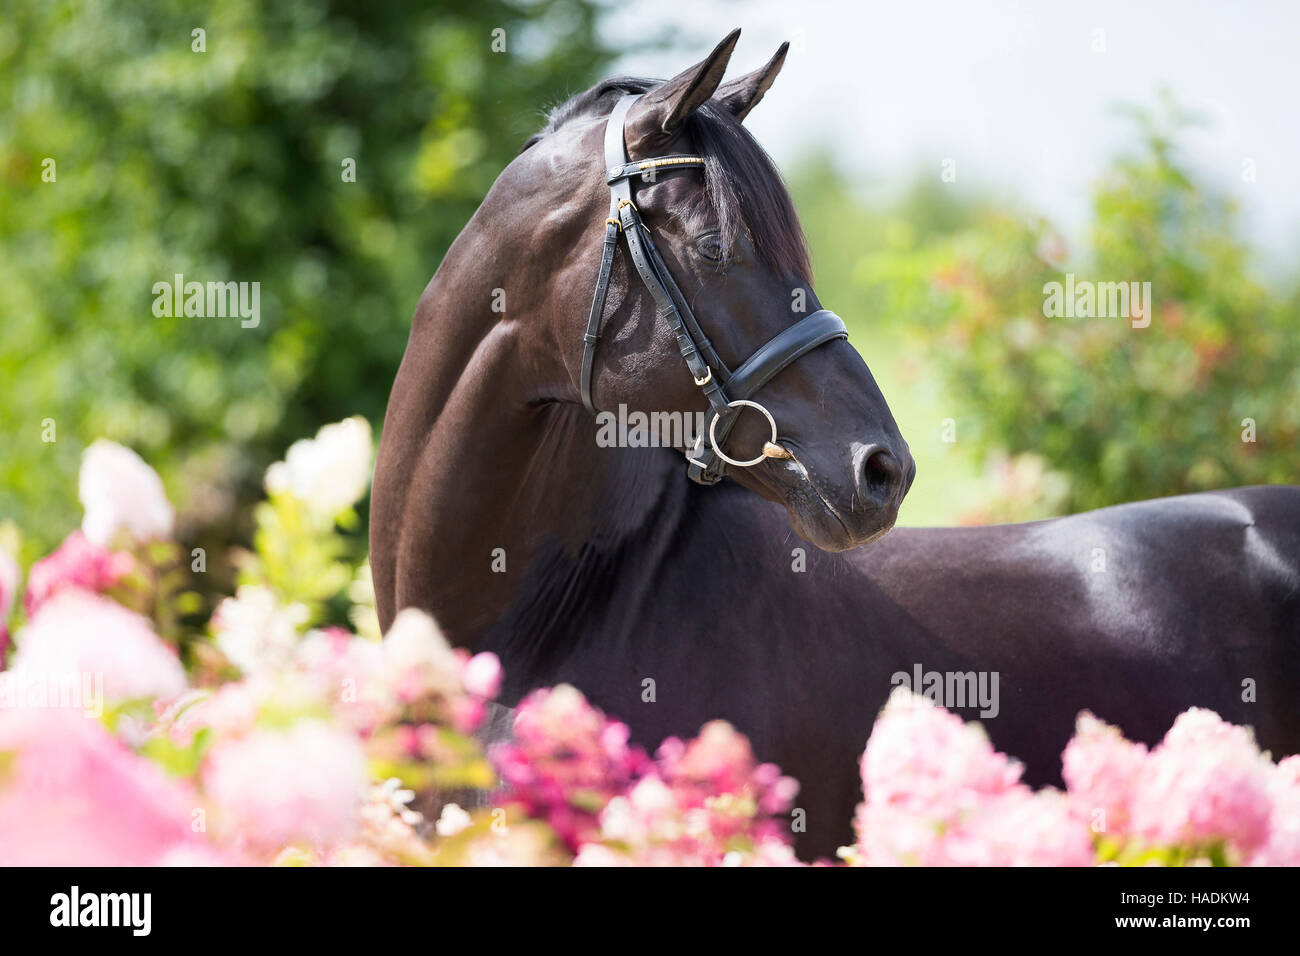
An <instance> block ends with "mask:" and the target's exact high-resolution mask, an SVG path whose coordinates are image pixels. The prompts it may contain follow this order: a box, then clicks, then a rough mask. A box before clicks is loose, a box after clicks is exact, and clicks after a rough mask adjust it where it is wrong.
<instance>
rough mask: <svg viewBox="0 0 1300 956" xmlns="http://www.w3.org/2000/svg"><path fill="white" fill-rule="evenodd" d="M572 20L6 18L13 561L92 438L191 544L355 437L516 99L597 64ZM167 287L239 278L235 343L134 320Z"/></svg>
mask: <svg viewBox="0 0 1300 956" xmlns="http://www.w3.org/2000/svg"><path fill="white" fill-rule="evenodd" d="M595 16H596V11H595V8H594V5H593V3H592V2H590V0H440V2H438V3H434V4H425V3H419V4H417V3H411V4H372V3H366V4H362V3H354V2H342V3H326V2H323V0H302V2H294V3H286V4H263V3H259V2H256V0H221V2H206V3H202V2H201V3H198V4H195V3H192V2H180V0H129V2H128V0H107V2H103V3H91V4H88V3H77V2H71V0H17V2H15V3H10V4H7V5H6V7H5V14H4V27H3V29H2V30H0V100H3V102H4V103H5V109H4V111H3V112H0V182H2V183H3V186H2V188H0V287H2V288H4V290H5V294H4V297H3V306H2V307H0V308H3V324H4V329H5V332H4V335H3V336H2V337H0V381H3V383H4V401H3V402H0V436H2V441H3V448H2V449H0V452H2V453H0V515H12V516H14V517H15V518H17V519H18V520H19V521H21V522H22V525H23V527H24V529H25V530H26V531H27V533H28V537H27V541H26V542H25V547H26V548H27V550H28V552H29V554H28V556H34V555H35V554H37V553H42V552H44V551H47V550H49V548H50V546H51V545H53V544H54V543H55V542H56V541H57V540H58V539H59V538H61V537H62V536H63V535H64V534H65V533H66V532H67V531H68V530H69V529H70V528H71V527H72V526H74V525H75V523H76V515H77V512H76V503H75V501H73V500H71V499H70V497H69V496H68V495H67V494H66V493H65V489H67V488H68V487H70V486H71V479H72V478H73V476H74V475H75V474H76V470H77V464H78V460H79V457H80V453H81V450H82V449H83V448H84V447H85V446H86V445H87V444H89V442H90V441H91V440H92V439H94V438H97V437H107V438H112V439H114V440H117V441H120V442H123V443H125V444H129V445H131V446H132V447H134V448H136V449H137V450H138V451H140V452H141V453H142V454H143V455H144V456H145V457H146V458H147V459H148V460H149V461H151V462H152V463H153V464H154V465H155V466H156V467H158V469H159V471H160V473H161V474H162V476H163V480H164V482H165V483H166V484H167V487H168V490H169V492H170V495H171V497H172V499H173V500H174V501H176V502H177V503H178V504H179V505H180V507H181V512H182V516H183V518H184V519H185V520H184V523H183V526H182V528H181V531H182V534H183V535H184V536H185V539H186V540H187V541H193V540H195V538H196V529H197V528H202V527H205V526H213V525H219V526H222V527H223V529H224V528H228V527H229V525H230V515H231V512H232V510H233V509H234V508H235V506H236V505H237V504H239V503H241V502H251V501H253V500H255V499H256V497H257V496H258V495H257V493H258V491H259V489H258V487H257V486H258V484H259V483H260V477H261V473H262V470H263V468H264V467H265V465H266V464H267V463H268V462H269V461H270V460H271V458H272V457H274V456H275V455H276V454H278V453H279V452H280V450H282V449H283V448H284V447H285V446H286V445H288V443H289V441H290V440H292V439H293V438H297V437H299V436H300V435H303V434H309V433H310V432H311V431H313V430H314V429H315V427H316V426H317V425H318V424H320V423H321V422H323V421H330V420H337V419H340V418H343V417H344V416H346V415H350V414H354V413H358V412H359V413H361V414H364V415H365V416H367V417H368V418H369V419H370V421H371V422H373V423H375V424H376V425H377V424H378V423H379V422H380V421H381V420H382V416H383V410H384V404H385V402H386V399H387V395H388V388H389V386H390V384H391V381H392V376H393V374H394V371H395V369H396V367H397V364H398V361H399V359H400V357H401V353H402V349H403V347H404V345H405V341H406V335H407V328H408V323H409V320H410V316H411V313H412V311H413V309H414V306H415V302H416V300H417V298H418V296H419V294H420V290H421V289H422V288H423V287H424V285H425V283H426V282H427V280H428V278H429V276H430V275H431V274H432V273H433V271H434V269H435V268H436V267H437V264H438V261H439V259H440V257H441V255H442V254H443V252H444V251H445V250H446V248H447V246H448V245H449V244H450V242H451V240H452V239H453V238H454V237H455V235H456V234H457V232H459V230H460V229H461V227H462V226H463V225H464V223H465V221H466V220H467V219H468V218H469V216H470V215H471V213H472V212H473V210H474V209H475V207H476V206H477V204H478V202H479V201H480V200H481V198H482V196H483V194H484V192H485V191H486V190H487V188H488V186H489V185H490V184H491V182H492V180H493V179H494V177H495V176H496V175H497V173H498V172H499V171H500V169H501V168H502V167H503V166H505V165H506V163H508V162H509V160H510V158H511V157H513V155H514V154H515V152H516V151H517V149H518V147H519V145H520V144H521V143H522V141H523V140H524V138H526V136H527V135H528V134H529V133H530V132H532V131H533V129H534V128H535V127H536V126H538V125H540V119H541V117H540V112H541V109H542V108H543V107H544V106H546V105H549V104H550V103H553V102H555V101H557V100H559V99H561V98H562V97H564V96H565V95H567V94H568V93H571V92H573V91H575V90H576V89H579V88H581V87H582V86H584V85H585V84H586V83H587V82H588V81H590V80H593V79H594V78H595V77H596V76H597V75H598V74H599V73H601V72H602V71H603V68H604V67H605V65H606V64H607V63H608V62H609V59H610V53H609V51H608V50H607V49H606V48H605V47H604V45H603V44H602V43H601V42H600V40H599V39H598V38H597V37H596V34H595V31H594V28H593V25H594V20H595ZM497 28H501V29H504V31H505V35H504V36H505V44H506V49H505V52H494V50H493V48H492V44H493V30H495V29H497ZM196 29H202V30H204V31H205V36H204V45H205V47H206V52H195V51H194V49H193V46H194V44H195V42H196V41H195V38H194V37H193V34H192V31H194V30H196ZM46 158H50V159H53V160H54V162H55V167H54V172H55V175H56V176H57V178H56V180H55V181H54V182H46V181H43V179H42V172H43V169H44V168H45V167H43V160H45V159H46ZM345 159H354V160H355V161H356V181H355V182H344V181H343V176H342V173H343V167H342V164H343V161H344V160H345ZM177 273H182V274H184V275H185V276H186V278H187V280H196V281H205V282H206V281H227V280H233V281H250V282H251V281H257V282H260V283H261V312H262V321H261V324H260V326H258V327H257V328H247V329H246V328H241V326H240V323H239V321H238V319H221V318H194V317H190V318H183V317H182V318H157V317H155V316H154V314H153V311H152V306H153V293H152V291H151V290H152V286H153V284H154V283H155V282H159V281H169V280H170V279H171V277H172V276H173V275H175V274H177ZM47 419H53V420H54V422H55V426H56V429H57V431H56V435H57V440H56V441H54V442H45V441H42V428H43V422H45V420H47ZM244 520H246V516H245V519H244ZM222 533H223V534H226V533H228V532H226V531H224V530H223V532H222ZM205 543H206V542H205ZM221 543H224V542H223V541H218V542H214V544H217V545H219V544H221ZM209 551H210V553H219V551H220V548H219V547H215V548H214V547H209Z"/></svg>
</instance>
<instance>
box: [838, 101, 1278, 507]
mask: <svg viewBox="0 0 1300 956" xmlns="http://www.w3.org/2000/svg"><path fill="white" fill-rule="evenodd" d="M1133 119H1134V121H1135V123H1136V125H1137V129H1138V131H1139V133H1140V136H1139V137H1138V140H1139V142H1140V144H1141V145H1140V149H1139V151H1138V152H1137V153H1136V154H1135V155H1131V156H1124V157H1121V158H1119V159H1117V160H1116V161H1115V162H1114V164H1113V166H1112V167H1111V168H1110V169H1109V170H1108V171H1107V173H1106V175H1105V176H1104V177H1103V178H1102V179H1101V181H1100V182H1099V183H1098V185H1097V187H1096V188H1095V191H1094V194H1093V199H1092V212H1093V219H1092V223H1091V227H1090V231H1089V237H1088V241H1087V244H1086V248H1084V249H1082V250H1078V251H1077V252H1074V253H1072V252H1071V251H1070V250H1069V249H1068V248H1067V246H1066V243H1065V242H1064V240H1063V239H1062V238H1061V237H1060V236H1059V235H1058V234H1057V233H1056V232H1055V231H1054V230H1053V228H1052V227H1051V225H1050V224H1049V223H1047V222H1045V221H1043V220H1042V219H1039V218H1037V217H1034V216H1029V215H1022V214H1018V213H1016V212H1015V211H1014V210H1012V209H1011V208H1010V207H1009V205H1003V206H1001V207H1000V208H998V209H991V208H982V209H979V210H972V219H971V221H970V222H969V223H968V224H967V225H965V226H963V227H960V228H956V229H954V230H946V231H939V232H938V233H937V234H933V235H932V236H931V238H929V239H925V238H913V237H912V235H910V234H908V233H906V232H904V233H903V234H902V236H901V238H900V239H898V241H896V242H895V243H893V244H892V245H891V244H886V245H885V246H884V247H882V248H878V249H876V250H874V251H870V252H868V253H867V254H866V255H865V256H863V258H862V259H861V261H860V262H859V263H858V266H857V269H858V271H859V275H860V276H861V277H864V278H863V281H862V285H863V286H864V290H865V295H866V299H865V301H867V302H868V303H870V304H871V305H872V306H873V307H875V308H877V309H880V310H881V311H882V313H883V318H882V320H881V321H882V323H883V325H884V326H885V327H886V328H909V329H910V330H911V332H912V333H914V335H913V337H912V339H911V341H912V343H913V346H914V347H919V348H923V349H924V351H925V353H926V354H927V356H928V362H929V364H930V365H931V366H932V368H933V370H935V371H937V373H938V374H939V375H941V376H942V379H943V384H944V388H945V390H946V392H947V400H948V402H949V403H950V406H949V407H951V408H952V409H953V412H952V415H953V417H954V418H955V420H956V427H957V438H958V443H966V442H969V443H971V444H972V445H973V447H974V449H975V450H976V454H977V457H978V459H979V460H980V462H981V463H983V464H984V465H986V466H987V467H988V473H989V476H990V480H991V482H992V484H991V487H990V488H989V490H988V493H989V494H990V496H991V500H990V501H988V502H986V503H985V505H984V506H982V507H981V508H979V509H978V510H977V511H976V512H975V513H974V514H973V515H972V520H1010V519H1017V518H1018V519H1023V518H1033V517H1043V516H1045V515H1046V514H1049V513H1060V512H1062V511H1078V510H1084V509H1088V508H1094V507H1100V506H1104V505H1110V504H1115V503H1118V502H1123V501H1131V500H1135V499H1140V498H1152V497H1159V496H1163V495H1170V494H1178V493H1183V492H1191V491H1199V490H1205V489H1211V488H1221V487H1227V486H1233V485H1244V484H1255V483H1294V482H1296V481H1297V480H1300V463H1298V462H1297V446H1298V445H1300V441H1298V439H1300V402H1297V401H1296V396H1297V395H1300V335H1297V325H1298V322H1297V305H1298V304H1300V294H1297V292H1296V291H1294V290H1290V291H1287V290H1284V291H1282V292H1278V291H1273V290H1270V289H1268V288H1266V287H1265V286H1263V285H1262V284H1261V283H1260V282H1259V281H1257V280H1256V278H1254V277H1253V275H1252V271H1251V262H1250V251H1249V246H1248V244H1247V243H1246V242H1245V241H1244V239H1243V238H1242V237H1241V236H1240V234H1239V230H1238V224H1237V220H1236V210H1235V208H1234V205H1233V204H1232V202H1231V201H1230V200H1228V199H1227V198H1225V197H1223V196H1221V195H1218V194H1217V193H1215V192H1214V191H1212V190H1210V189H1207V188H1206V187H1205V186H1204V185H1201V184H1199V183H1198V182H1197V181H1196V180H1195V178H1194V177H1193V176H1192V175H1191V173H1190V172H1189V171H1188V168H1187V165H1186V164H1185V162H1184V161H1182V160H1181V159H1180V157H1179V155H1178V152H1177V150H1176V148H1175V142H1176V139H1177V136H1178V133H1179V131H1180V130H1181V129H1182V128H1183V127H1184V126H1185V125H1186V124H1187V123H1188V122H1189V118H1188V117H1186V116H1184V115H1182V114H1181V113H1180V112H1179V111H1178V110H1177V108H1176V107H1174V106H1172V105H1168V104H1167V105H1166V107H1165V108H1164V109H1162V110H1160V111H1158V112H1156V113H1145V112H1133ZM934 188H935V189H942V188H943V187H941V186H936V187H934ZM948 218H949V219H951V217H948ZM895 232H896V233H897V230H895ZM917 235H921V234H920V233H917ZM896 238H897V235H896ZM1066 273H1074V275H1075V277H1076V280H1077V281H1082V280H1086V281H1090V282H1096V283H1104V282H1131V281H1137V282H1149V283H1151V293H1152V298H1153V303H1154V305H1153V309H1152V315H1151V321H1150V326H1149V327H1146V328H1134V327H1133V325H1132V323H1131V322H1130V319H1129V318H1127V317H1122V316H1121V317H1110V318H1064V317H1049V316H1047V315H1046V314H1045V311H1046V310H1045V307H1044V304H1045V299H1046V295H1045V286H1046V285H1047V283H1050V282H1061V283H1064V282H1065V278H1066ZM822 295H823V297H824V298H825V297H826V295H827V293H826V292H825V291H823V292H822ZM831 301H834V300H831ZM886 395H887V397H889V393H888V392H886ZM891 401H892V398H891ZM1247 420H1249V421H1247ZM1252 423H1253V426H1252ZM1252 431H1253V438H1254V440H1253V441H1247V440H1243V438H1244V437H1248V436H1249V434H1250V433H1251V432H1252ZM1008 455H1010V456H1012V457H1011V458H1008V457H1007V456H1008ZM919 470H920V471H921V472H924V470H925V469H924V467H923V466H922V467H921V468H920V469H919ZM1035 476H1036V477H1035ZM1027 485H1032V487H1028V488H1027Z"/></svg>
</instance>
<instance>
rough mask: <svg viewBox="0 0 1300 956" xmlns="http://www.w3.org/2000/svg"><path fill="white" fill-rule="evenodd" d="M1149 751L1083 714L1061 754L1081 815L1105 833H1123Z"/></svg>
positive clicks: (1067, 781)
mask: <svg viewBox="0 0 1300 956" xmlns="http://www.w3.org/2000/svg"><path fill="white" fill-rule="evenodd" d="M1146 759H1147V748H1146V746H1145V745H1144V744H1135V743H1132V742H1130V741H1128V740H1125V739H1124V735H1123V734H1121V733H1120V732H1119V730H1118V729H1117V728H1115V727H1112V726H1110V725H1109V724H1107V723H1104V722H1102V721H1100V720H1098V719H1097V718H1096V717H1094V716H1093V715H1092V714H1090V713H1088V712H1087V711H1084V712H1083V713H1082V714H1080V715H1079V719H1078V721H1077V723H1076V725H1075V731H1074V737H1073V738H1072V739H1071V740H1070V742H1069V744H1067V745H1066V748H1065V752H1064V753H1063V754H1062V755H1061V764H1062V775H1063V776H1064V777H1065V783H1066V787H1067V788H1068V789H1069V792H1070V798H1071V800H1072V801H1073V802H1074V806H1075V808H1076V809H1077V810H1078V812H1080V813H1082V814H1084V815H1085V816H1088V817H1089V818H1090V819H1094V820H1095V817H1094V815H1095V814H1096V813H1097V812H1098V811H1100V812H1101V813H1102V814H1103V815H1104V817H1103V819H1101V820H1096V822H1098V823H1100V824H1102V825H1103V826H1104V828H1105V830H1104V832H1107V833H1112V834H1122V833H1124V832H1125V828H1126V827H1127V826H1128V821H1129V814H1130V812H1131V810H1132V806H1133V791H1134V788H1135V787H1136V785H1137V780H1138V776H1139V774H1140V773H1141V772H1142V769H1143V767H1144V766H1145V765H1146Z"/></svg>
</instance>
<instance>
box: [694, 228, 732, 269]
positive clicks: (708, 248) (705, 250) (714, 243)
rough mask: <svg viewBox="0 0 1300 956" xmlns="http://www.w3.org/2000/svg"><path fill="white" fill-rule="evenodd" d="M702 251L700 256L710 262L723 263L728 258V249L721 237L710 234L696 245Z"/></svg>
mask: <svg viewBox="0 0 1300 956" xmlns="http://www.w3.org/2000/svg"><path fill="white" fill-rule="evenodd" d="M696 246H697V247H698V248H699V250H700V255H702V256H704V258H706V259H708V260H709V261H710V262H721V261H722V260H723V259H725V258H727V247H726V246H725V245H724V244H723V242H722V238H721V237H720V236H717V235H714V234H710V235H707V236H703V237H701V238H700V239H699V241H698V242H697V243H696Z"/></svg>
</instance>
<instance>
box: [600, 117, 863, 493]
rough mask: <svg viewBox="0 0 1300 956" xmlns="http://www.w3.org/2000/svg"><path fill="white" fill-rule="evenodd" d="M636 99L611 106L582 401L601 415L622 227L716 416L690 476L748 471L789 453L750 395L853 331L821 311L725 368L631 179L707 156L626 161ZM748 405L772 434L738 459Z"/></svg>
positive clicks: (699, 442)
mask: <svg viewBox="0 0 1300 956" xmlns="http://www.w3.org/2000/svg"><path fill="white" fill-rule="evenodd" d="M638 99H640V95H639V94H635V93H629V94H626V95H624V96H623V98H622V99H620V100H619V101H618V103H617V104H616V105H615V106H614V110H613V112H611V113H610V114H609V120H608V122H607V123H606V125H605V166H606V174H605V182H606V183H608V184H609V196H610V203H609V218H608V219H606V220H605V246H604V250H603V252H602V254H601V257H600V273H599V275H598V276H597V277H596V294H595V296H594V297H593V299H592V302H591V315H590V317H589V318H588V319H587V332H586V334H585V335H584V336H583V351H582V377H581V383H580V385H581V392H582V404H583V405H585V406H586V407H587V411H589V412H591V413H592V414H593V415H594V414H596V407H595V405H593V404H592V401H591V377H592V370H593V366H594V363H595V359H596V343H597V342H599V341H600V327H601V320H602V319H603V317H604V313H605V300H606V298H607V296H608V294H609V276H610V272H611V270H612V269H613V267H614V250H615V249H617V248H618V235H619V233H620V232H621V233H622V234H623V235H624V236H626V237H627V248H628V251H629V252H630V253H631V254H632V264H633V265H634V266H635V267H636V271H637V272H638V273H640V275H641V281H642V282H644V283H645V286H646V288H647V289H649V290H650V295H651V296H652V297H653V298H654V300H655V306H656V307H657V309H658V313H659V315H660V316H662V317H663V318H665V319H667V320H668V322H669V323H670V324H671V326H672V329H673V332H674V333H675V334H676V336H677V347H678V348H679V349H680V350H681V353H682V359H683V360H684V361H685V362H686V368H687V369H688V370H689V371H690V373H691V376H692V377H693V378H694V379H695V384H696V385H698V386H699V387H700V389H701V390H702V391H703V392H704V395H705V397H706V398H707V399H708V401H709V408H710V410H711V411H712V413H713V417H712V419H711V421H710V424H709V429H708V443H707V444H705V436H704V435H703V434H701V435H699V436H697V437H696V440H695V445H694V447H693V448H691V449H690V450H689V451H687V452H686V466H687V467H686V471H687V474H688V475H689V476H690V477H691V479H692V480H693V481H696V482H698V483H700V484H702V485H713V484H717V483H718V482H719V481H720V480H721V479H722V475H723V471H724V469H725V468H726V466H727V465H734V466H736V467H740V468H749V467H752V466H753V465H757V464H758V463H759V462H761V461H762V460H763V459H764V458H768V457H789V453H788V452H784V453H782V449H781V448H780V446H779V445H777V444H776V438H777V434H776V420H775V419H773V418H772V413H771V412H769V411H768V410H767V409H766V408H764V407H763V406H762V405H760V404H759V403H758V402H756V401H753V399H752V397H751V396H753V394H754V393H755V392H757V391H758V390H759V389H760V388H762V387H763V386H764V385H766V384H767V382H768V381H770V380H771V378H772V377H773V376H774V375H776V373H777V372H779V371H781V370H782V369H783V368H785V367H786V366H787V365H789V364H790V363H791V362H794V361H795V360H796V359H798V358H800V357H801V356H803V355H806V354H807V353H808V352H811V351H812V350H813V349H815V348H817V347H818V346H819V345H824V344H825V343H827V342H829V341H831V340H832V339H847V338H848V337H849V331H848V329H847V328H845V326H844V320H843V319H841V318H840V317H839V316H838V315H836V314H835V313H834V312H831V311H830V310H828V309H821V310H819V311H817V312H814V313H812V314H811V315H808V316H805V317H804V318H802V319H800V320H799V321H798V322H796V323H795V324H794V325H792V326H790V327H789V328H788V329H786V330H784V331H783V332H780V333H778V334H777V335H775V336H774V337H773V338H771V339H769V340H768V341H767V342H765V343H764V344H763V345H761V346H760V347H759V348H758V349H757V350H756V351H755V352H754V354H753V355H751V356H750V357H749V358H747V359H745V361H744V362H742V363H741V365H740V367H739V368H738V369H736V370H735V371H734V372H733V371H731V370H730V369H728V368H727V365H726V363H725V362H723V361H722V359H721V357H719V355H718V353H717V352H716V351H714V348H713V345H712V343H710V342H709V339H708V336H706V335H705V334H704V330H703V329H701V328H700V324H699V322H697V321H696V319H695V315H694V313H693V312H691V307H690V306H689V305H688V304H687V302H686V299H685V297H684V296H683V295H682V292H681V290H680V289H679V288H678V287H677V283H676V282H674V281H673V277H672V275H671V274H670V273H669V272H668V268H667V266H665V265H664V261H663V259H662V258H661V257H660V255H659V250H658V249H656V248H655V244H654V241H653V240H652V239H651V238H650V233H649V231H648V230H647V229H646V227H645V223H643V222H642V221H641V216H640V214H639V213H638V212H637V208H636V205H635V204H634V203H633V202H632V177H633V176H643V177H644V175H645V174H647V173H652V172H658V171H659V170H667V169H679V168H686V167H691V166H703V165H704V158H703V157H701V156H686V155H672V156H659V157H656V158H654V159H643V160H637V161H631V162H629V160H628V156H627V147H626V146H625V145H624V142H623V126H624V123H625V121H626V120H627V114H628V110H630V109H631V108H632V104H633V103H635V102H636V101H637V100H638ZM746 407H750V408H755V409H757V410H759V411H760V412H762V413H763V415H764V417H766V418H767V421H768V423H769V424H770V425H771V429H772V438H771V441H770V442H769V443H767V444H766V445H764V446H763V448H764V453H763V454H761V455H759V456H758V457H757V458H754V459H751V460H749V461H737V460H736V459H734V458H730V457H728V456H727V455H726V454H725V453H724V452H723V451H722V449H721V445H722V444H724V443H725V442H726V440H727V436H728V435H730V434H731V430H732V429H733V428H734V427H735V425H736V422H737V421H738V420H739V418H740V411H741V409H742V408H746Z"/></svg>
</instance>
